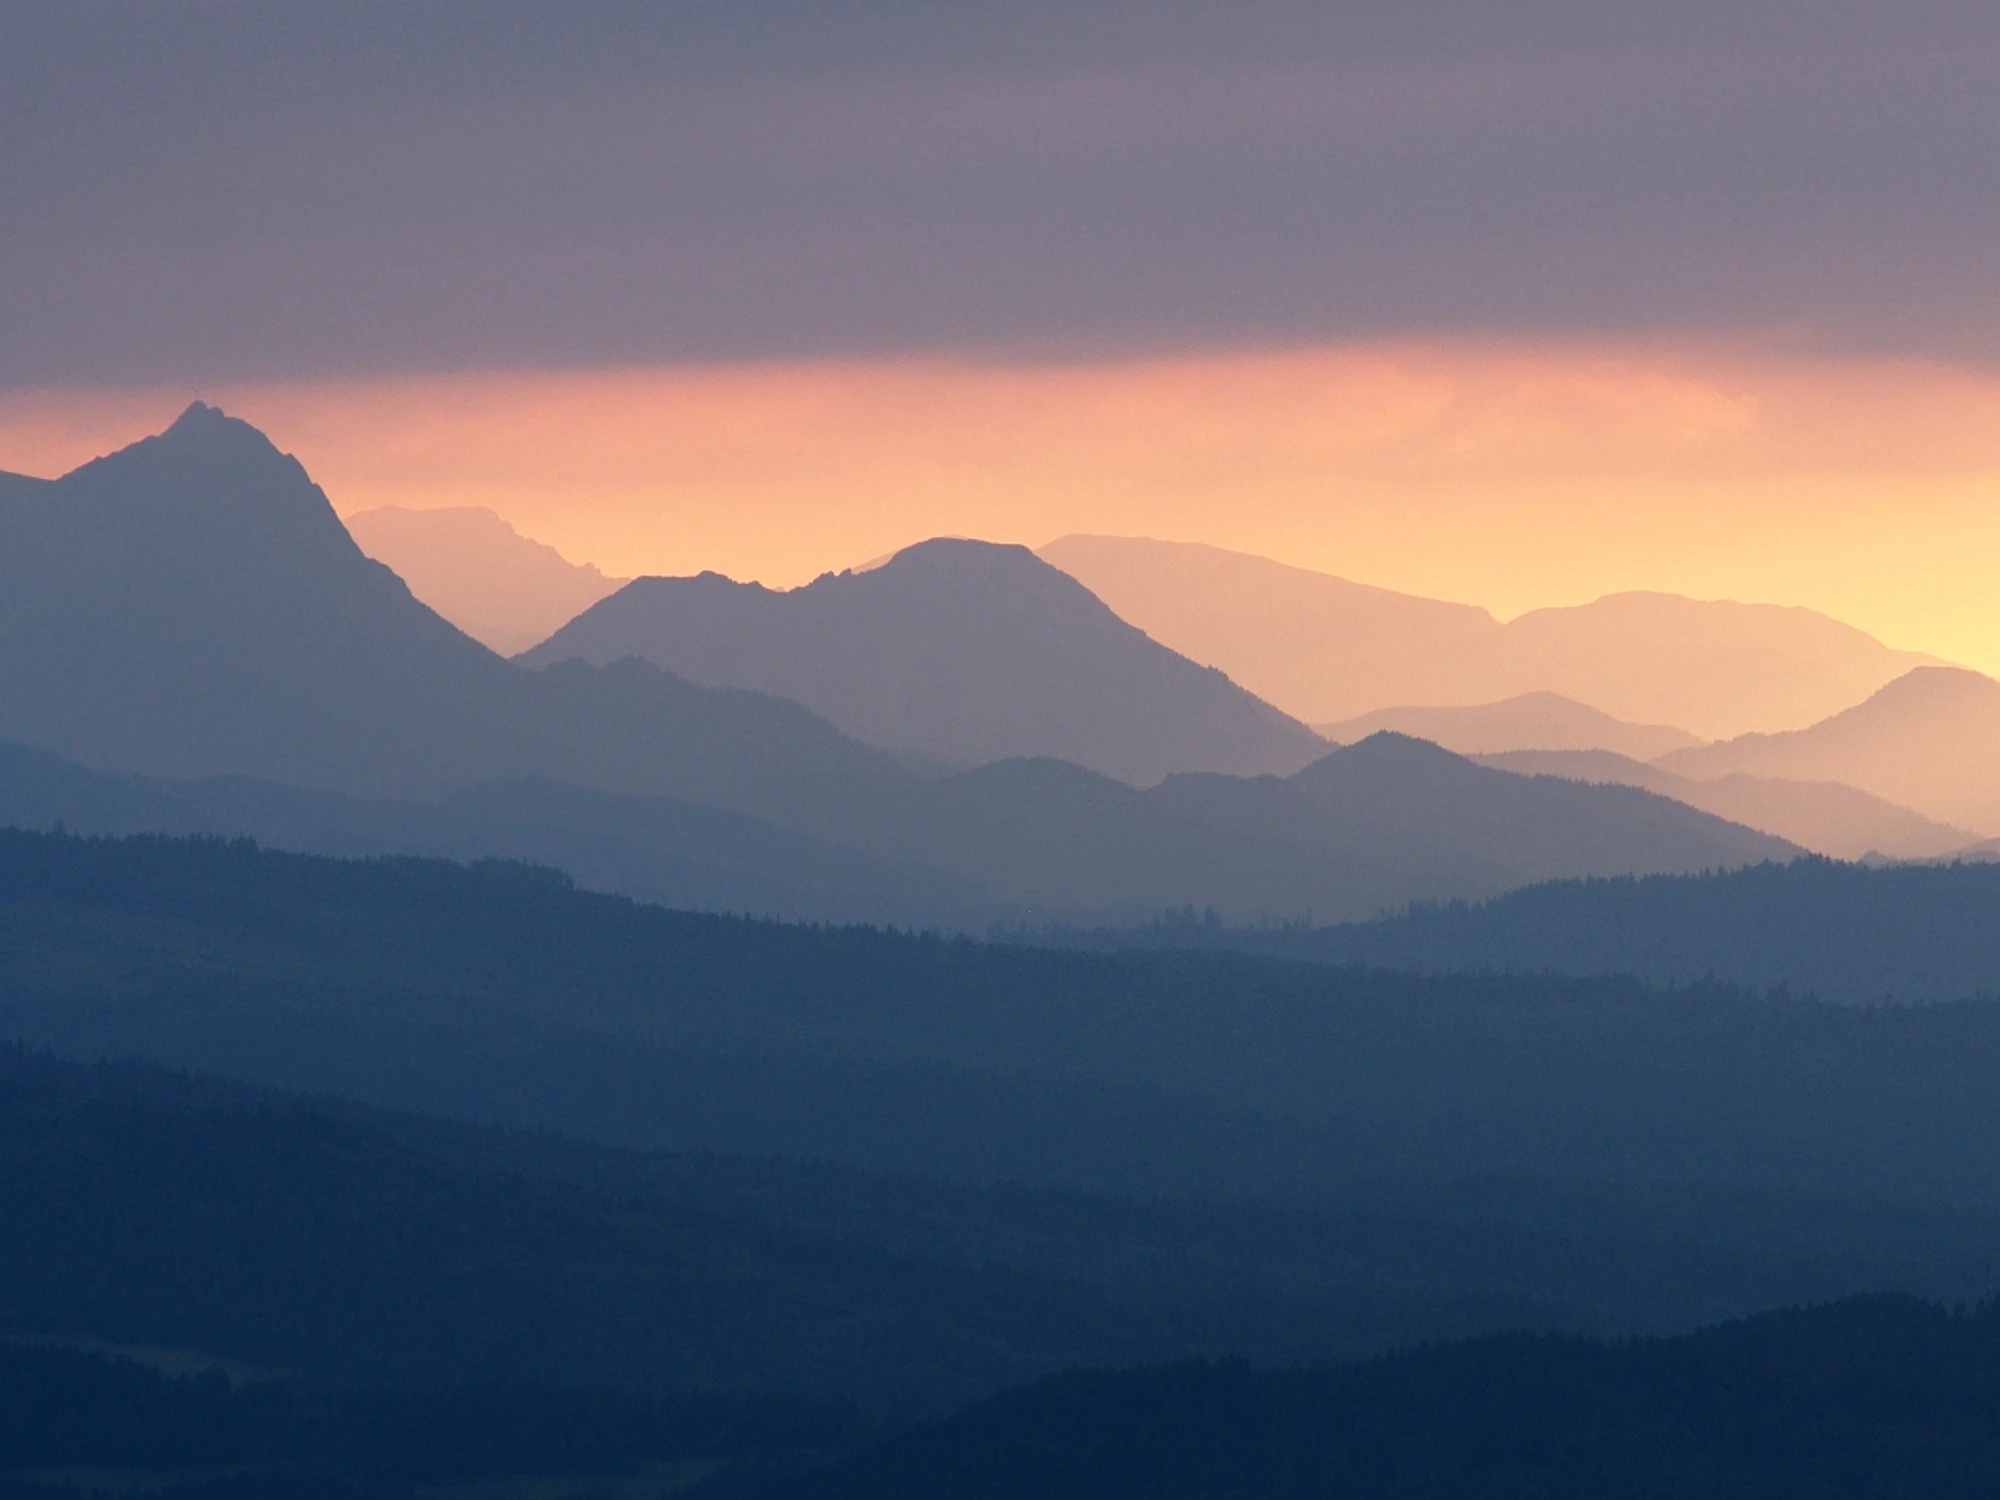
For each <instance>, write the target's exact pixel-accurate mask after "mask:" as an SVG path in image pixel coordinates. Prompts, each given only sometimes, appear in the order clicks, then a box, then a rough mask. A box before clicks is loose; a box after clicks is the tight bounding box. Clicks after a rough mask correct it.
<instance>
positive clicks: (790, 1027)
mask: <svg viewBox="0 0 2000 1500" xmlns="http://www.w3.org/2000/svg"><path fill="white" fill-rule="evenodd" d="M0 1028H4V1030H0V1034H11V1035H13V1036H15V1037H18V1038H21V1039H24V1040H27V1041H30V1042H33V1043H36V1044H40V1045H47V1046H51V1047H54V1048H57V1049H59V1050H61V1051H64V1052H67V1053H70V1054H72V1055H77V1054H81V1055H85V1056H96V1055H100V1054H105V1053H110V1054H114V1055H137V1056H141V1057H147V1058H152V1059H156V1060H160V1061H164V1062H169V1063H173V1064H178V1065H184V1066H192V1067H200V1068H203V1069H207V1070H211V1071H216V1072H221V1073H225V1074H229V1075H233V1076H239V1077H244V1078H249V1079H255V1080H260V1081H264V1082H268V1083H277V1084H284V1085H288V1086H298V1087H305V1088H310V1089H315V1090H324V1091H328V1092H334V1093H342V1094H346V1095H349V1096H352V1097H355V1098H360V1099H364V1100H369V1101H372V1102H375V1103H379V1104H386V1105H391V1106H396V1107H406V1108H418V1109H423V1110H426V1111H429V1112H433V1113H440V1114H456V1115H461V1116H469V1117H474V1118H484V1119H498V1120H503V1121H518V1122H522V1123H547V1124H550V1125H553V1126H556V1127H559V1128H562V1129H565V1130H569V1131H572V1132H576V1133H579V1134H583V1135H587V1136H592V1137H595V1138H598V1139H602V1140H606V1141H612V1142H622V1143H626V1144H632V1145H639V1146H653V1147H670V1148H690V1147H692V1148H717V1149H724V1150H730V1151H737V1152H746V1153H752V1154H765V1153H790V1154H797V1155H806V1156H814V1157H820V1158H826V1159H832V1160H839V1161H845V1162H849V1163H852V1164H858V1165H867V1166H874V1167H894V1168H905V1169H915V1170H922V1171H930V1172H936V1173H939V1174H942V1175H946V1176H950V1177H955V1178H960V1179H990V1178H998V1177H1007V1178H1017V1179H1020V1180H1022V1181H1025V1182H1030V1183H1040V1184H1050V1185H1067V1186H1074V1187H1096V1188H1113V1189H1117V1190H1119V1191H1140V1192H1154V1191H1160V1192H1209V1193H1216V1194H1223V1195H1228V1196H1234V1197H1242V1196H1263V1197H1269V1198H1282V1199H1288V1200H1292V1201H1304V1200H1313V1201H1324V1200H1325V1199H1326V1198H1327V1197H1328V1195H1329V1194H1333V1195H1338V1194H1339V1193H1341V1192H1344V1191H1347V1190H1348V1188H1349V1187H1352V1186H1353V1185H1355V1184H1364V1183H1372V1182H1380V1181H1384V1180H1396V1181H1409V1180H1415V1179H1433V1180H1438V1179H1455V1178H1465V1177H1468V1176H1472V1177H1477V1176H1481V1175H1493V1174H1501V1175H1509V1176H1535V1175H1543V1176H1553V1177H1565V1178H1587V1179H1594V1180H1601V1181H1609V1182H1621V1183H1626V1184H1646V1183H1654V1184H1657V1183H1664V1182H1671V1181H1683V1180H1695V1181H1703V1182H1708V1183H1711V1184H1717V1185H1730V1186H1733V1187H1738V1188H1757V1189H1759V1190H1771V1189H1781V1190H1784V1191H1806V1192H1822V1193H1831V1194H1837V1195H1845V1196H1877V1197H1890V1198H1897V1199H1912V1198H1929V1199H1932V1200H1935V1201H1989V1200H1990V1199H1991V1198H1992V1195H1993V1192H1994V1188H1993V1184H1994V1183H1995V1182H1996V1181H2000V1119H1996V1118H1995V1117H1994V1116H1993V1114H1992V1112H1991V1111H1990V1110H1989V1109H1987V1108H1986V1103H1985V1101H1986V1100H1987V1099H1988V1096H1989V1092H1990V1088H1991V1080H1992V1078H1993V1077H1995V1076H2000V1002H1994V1001H1988V1000H1982V1001H1972V1002H1964V1003H1956V1004H1950V1005H1939V1006H1933V1007H1914V1008H1899V1009H1887V1010H1879V1011H1862V1010H1855V1009H1851V1008H1846V1007H1838V1006H1829V1005H1820V1004H1814V1003H1809V1002H1805V1001H1801V1000H1790V999H1784V998H1782V997H1759V996H1756V995H1752V994H1747V993H1744V992H1740V991H1735V990H1729V989H1722V988H1703V989H1695V990H1686V991H1658V990H1652V989H1649V988H1647V987H1646V986H1644V985H1641V984H1639V983H1636V982H1632V981H1606V980H1582V979H1569V980H1558V979H1547V978H1507V977H1499V976H1494V977H1464V976H1457V977H1454V976H1434V977H1422V976H1412V975H1401V974H1391V973H1380V972H1365V971H1357V970H1343V969H1330V968H1327V967H1324V966H1317V965H1306V964H1281V963H1272V962H1269V961H1263V960H1258V959H1254V958H1250V957H1246V956H1242V955H1235V954H1227V953H1218V954H1203V953H1180V952H1176V953H1158V954H1098V953H1063V952H1050V951H1045V950H1038V949H1029V948H1024V947H1018V946H1010V945H999V946H992V945H986V944H980V943H974V942H970V941H963V940H956V941H942V940H937V939H926V938H916V937H909V936H903V935H898V934H894V933H885V932H880V931H874V930H869V929H843V930H825V929H813V928H805V927H788V926H780V925H775V924H770V923H760V922H752V921H746V920H740V919H729V918H718V917H705V916H699V915H693V914H689V913H676V912H668V911H663V910H659V909H657V908H648V907H641V906H637V905H634V904H632V903H630V902H627V901H623V900H620V899H617V898H611V897H603V896H593V895H588V894H585V893H581V892H577V891H574V890H572V889H570V888H569V887H568V885H567V882H565V881H563V880H562V879H561V878H560V877H556V876H553V875H551V874H550V873H548V872H545V871H533V870H525V869H522V868H521V867H517V866H501V867H491V868H474V869H470V870H468V869H465V868H462V867H457V866H453V865H449V864H443V863H439V862H430V861H418V860H386V861H367V862H352V863H343V862H339V861H328V860H322V859H314V858H309V857H304V856H292V855H278V854H271V853H267V852H262V851H259V850H256V849H254V848H252V847H249V846H245V845H224V844H215V843H202V842H175V841H171V840H161V839H133V840H124V841H108V842H102V843H94V842H81V841H77V840H66V839H58V838H54V837H51V836H48V835H36V834H26V833H19V832H8V833H0Z"/></svg>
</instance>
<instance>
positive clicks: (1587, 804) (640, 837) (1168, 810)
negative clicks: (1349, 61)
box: [0, 735, 1799, 932]
mask: <svg viewBox="0 0 2000 1500" xmlns="http://www.w3.org/2000/svg"><path fill="white" fill-rule="evenodd" d="M58 823H60V824H62V825H64V826H66V827H67V828H68V829H70V831H72V832H75V833H87V834H99V835H101V834H130V833H169V834H191V833H205V834H218V835H224V836H229V837H242V836H247V837H252V838H255V839H257V840H259V841H260V842H262V843H264V844H267V845H269V846H271V847H274V848H280V849H292V850H298V851H301V852H305V853H314V854H340V855H360V854H428V855H442V856H445V857H448V858H453V859H480V858H490V857H503V858H512V859H525V860H530V861H534V862H537V863H541V864H548V865H554V866H556V867H558V868H560V869H562V870H564V871H566V872H568V873H569V874H570V875H571V876H573V877H574V878H575V879H576V880H577V881H578V882H579V883H581V884H582V885H584V886H585V887H587V888H589V889H594V890H601V891H610V892H615V893H618V894H621V895H628V896H633V897H636V898H638V899H641V900H645V901H652V902H658V903H661V904H664V905H669V906H676V907H682V908H686V909H691V910H705V911H731V912H748V913H751V914H755V915H762V916H782V917H789V918H794V919H806V920H814V921H839V922H852V921H865V922H877V923H891V924H895V925H899V926H906V927H939V928H944V929H949V930H960V931H972V932H978V931H982V930H984V929H985V928H986V926H987V925H988V924H990V923H994V922H1000V923H1016V922H1029V923H1042V922H1051V921H1055V922H1088V921H1112V922H1131V921H1143V920H1150V919H1153V918H1155V917H1157V916H1159V914H1160V913H1161V912H1163V911H1168V910H1172V911H1179V910H1182V909H1186V908H1193V909H1196V910H1201V909H1214V910H1215V911H1216V912H1217V913H1218V917H1219V919H1220V918H1221V917H1227V918H1228V919H1230V920H1234V921H1238V922H1246V921H1247V922H1254V921H1258V920H1260V919H1266V918H1280V919H1286V920H1291V919H1296V918H1299V917H1304V916H1316V917H1319V918H1321V919H1322V920H1341V919H1347V918H1359V917H1368V916H1372V915H1374V914H1375V913H1377V912H1380V911H1383V910H1385V909H1386V910H1393V909H1397V908H1400V907H1401V906H1402V905H1404V904H1405V903H1406V902H1408V901H1411V900H1421V899H1430V898H1449V897H1464V898H1474V897H1480V896H1487V895H1493V894H1497V893H1499V892H1502V891H1507V890H1511V889H1514V888H1515V887H1517V886H1520V885H1523V884H1526V883H1529V882H1532V881H1536V880H1541V879H1546V878H1548V877H1550V876H1551V875H1552V874H1581V873H1591V874H1617V873H1625V872H1652V871H1681V870H1699V869H1708V868H1715V867H1735V866H1739V865H1744V864H1750V863H1756V862H1758V861H1762V860H1767V859H1785V858H1789V857H1791V856H1793V855H1795V854H1797V853H1798V852H1799V851H1798V850H1797V849H1795V848H1793V847H1792V846H1790V845H1787V844H1784V843H1782V842H1780V841H1778V840H1776V839H1771V838H1767V837H1763V836H1761V835H1759V834H1756V833H1753V832H1752V831H1750V830H1748V829H1745V828H1739V827H1735V826H1732V825H1730V824H1727V823H1722V822H1718V821H1717V820H1715V819H1713V818H1711V817H1708V816H1706V815H1704V814H1701V813H1698V812H1694V811H1692V810H1690V809H1688V808H1686V807H1681V806H1679V805H1677V804H1675V803H1673V802H1669V801H1665V800H1663V799H1660V798H1656V797H1652V796H1648V795H1645V794H1643V793H1637V792H1629V791H1626V790H1625V789H1623V788H1600V787H1587V786H1580V785H1575V784H1572V783H1568V782H1555V781H1530V780H1528V779H1525V778H1522V777H1518V776H1511V775H1507V774H1504V773H1501V772H1496V771H1489V770H1484V769H1482V768H1480V767H1477V766H1474V765H1471V764H1469V763H1467V762H1465V761H1462V760H1460V759H1458V758H1457V757H1455V756H1451V755H1448V754H1446V753H1445V752H1443V751H1441V750H1438V749H1437V748H1436V747H1434V746H1431V745H1427V744H1423V743H1422V742H1420V741H1414V740H1406V739H1401V738H1399V737H1396V736H1388V735H1384V736H1378V737H1377V738H1376V739H1374V740H1371V741H1369V742H1368V743H1367V744H1365V745H1362V746H1358V747H1355V748H1354V749H1351V750H1345V751H1341V752H1338V753H1337V754H1336V755H1334V756H1331V757H1329V758H1327V759H1326V760H1325V761H1323V762H1321V763H1320V764H1319V765H1316V766H1313V767H1309V768H1308V769H1307V770H1306V771H1305V772H1302V773H1300V774H1299V775H1298V776H1296V777H1293V778H1291V779H1290V780H1278V779H1276V778H1271V777H1258V778H1250V779H1242V778H1234V777H1225V776H1214V775H1205V776H1193V777H1175V778H1172V779H1170V780H1169V781H1167V782H1166V783H1164V784H1163V785H1161V786H1159V787H1155V788H1153V789H1152V790H1151V791H1147V792H1140V791H1135V790H1134V789H1133V788H1131V787H1129V786H1126V785H1125V784H1123V783H1122V782H1118V781H1114V780H1112V779H1110V778H1108V777H1104V776H1099V775H1097V774H1096V773H1095V772H1091V771H1086V770H1083V769H1082V768H1081V767H1078V766H1072V765H1069V764H1067V763H1065V762H1062V761H1054V760H1011V761H1000V762H996V763H994V764H992V765H988V766H983V767H980V768H979V769H977V770H974V771H968V772H964V773H962V774H960V775H955V776H948V777H943V778H939V779H936V780H931V781H922V780H916V779H912V780H911V781H910V782H909V783H907V784H905V785H904V786H903V787H902V789H901V790H900V791H899V792H898V793H897V794H896V795H893V796H881V797H876V798H873V799H860V800H855V801H851V802H848V803H839V802H834V803H830V804H829V805H828V806H827V807H826V808H825V809H823V810H822V811H820V812H819V813H818V814H817V815H801V816H799V817H798V818H797V819H795V823H796V825H799V826H779V825H778V824H775V823H772V822H769V821H765V820H761V819H757V818H753V817H750V816H747V815H745V814H742V813H737V812H731V811H727V810H724V809H719V808H714V807H703V806H698V805H695V804H692V803H689V802H686V801H679V800H675V799H670V798H664V797H646V796H632V795H617V794H613V793H607V792H601V791H591V790H587V789H585V788H581V787H576V786H570V785H566V784H563V783H560V782H553V781H548V780H546V779H535V778H529V779H520V780H511V781H502V782H495V783H491V784H488V785H483V786H478V787H473V788H471V789H469V790H466V791H463V792H459V793H456V794H454V795H452V796H450V797H447V798H445V799H444V800H443V801H442V802H438V803H426V802H414V801H391V800H386V799H371V798H358V797H348V796H342V795H340V794H337V793H330V792H316V791H302V790H298V789H295V788H291V787H285V786H280V785H277V784H274V783H272V782H268V781H260V780H254V779H251V778H247V777H241V776H218V777H208V778H204V779H201V780H194V781H180V780H171V779H166V778H158V777H142V776H131V775H117V774H110V773H106V772H101V771H92V770H87V769H85V768H83V767H81V766H77V765H74V764H72V763H70V762H67V761H64V760H62V759H60V758H58V757H56V756H53V755H50V754H48V753H46V752H43V751H37V750H30V749H26V748H23V747H20V746H12V745H6V744H0V825H13V826H16V827H25V828H49V827H52V826H54V825H56V824H58Z"/></svg>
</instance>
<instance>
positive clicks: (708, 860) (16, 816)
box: [0, 742, 1001, 930]
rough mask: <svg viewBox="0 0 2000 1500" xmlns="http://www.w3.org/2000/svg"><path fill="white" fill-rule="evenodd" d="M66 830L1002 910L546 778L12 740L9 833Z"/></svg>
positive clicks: (759, 831) (678, 897)
mask: <svg viewBox="0 0 2000 1500" xmlns="http://www.w3.org/2000/svg"><path fill="white" fill-rule="evenodd" d="M58 824H60V825H61V826H63V827H65V828H67V829H68V830H69V831H70V832H71V833H75V834H85V835H90V836H94V837H102V836H106V835H120V834H134V833H163V834H209V835H217V836H221V837H226V838H253V839H256V840H257V841H258V842H259V843H261V844H263V845H265V846H266V847H268V848H273V849H287V850H293V851H296V852H299V853H304V854H329V855H345V856H355V855H411V854H415V855H433V856H440V857H443V858H448V859H458V860H476V859H494V858H498V859H519V860H527V861H530V862H532V863H536V864H543V865H552V866H555V867H557V868H559V869H561V870H563V871H565V872H566V873H568V874H569V875H570V876H571V877H572V878H574V879H575V880H576V881H577V882H578V884H580V885H582V886H584V887H585V888H586V889H590V890H598V891H610V892H614V893H616V894H619V895H625V896H632V897H634V898H636V899H639V900H642V901H650V902H655V903H657V904H659V905H662V906H671V907H678V908H682V909H685V910H691V911H721V912H744V913H749V914H752V915H756V916H767V917H783V918H790V919H793V920H806V921H832V922H894V923H898V924H901V925H906V926H912V927H945V928H964V929H971V930H977V929H979V928H982V927H983V926H984V925H985V924H986V923H988V922H990V921H992V920H993V919H994V918H995V917H996V916H999V915H1001V909H1000V907H999V906H998V904H997V903H996V902H995V901H994V899H993V897H992V896H991V895H990V893H988V892H987V891H986V890H985V888H984V887H982V886H980V885H979V884H978V883H977V882H975V881H972V880H968V879H966V878H964V877H962V876H956V875H953V874H951V873H950V872H948V871H946V870H942V869H939V868H937V867H935V866H919V865H912V864H908V863H906V862H903V861H898V860H895V859H890V858H886V857H884V856H881V855H874V854H869V853H867V852H865V851H863V850H859V849H853V848H844V847H839V846H835V845H829V844H826V843H824V842H822V841H820V840H817V839H814V838H811V837H809V836H807V835H805V834H801V833H795V832H793V831H791V830H789V829H784V828H779V827H777V826H775V825H774V824H771V823H767V822H764V821H762V820H760V819H757V818H752V817H749V816H746V815H745V814H742V813H735V812H729V811H725V810H723V809H721V808H714V807H702V806H698V805H696V804H693V803H689V802H681V801H676V800H674V799H672V798H667V797H639V796H620V795H616V794H613V793H609V792H598V791H591V790H588V789H586V788H583V787H578V786H571V785H569V784H567V783H564V782H555V781H547V780H541V779H524V780H519V781H506V782H494V783H490V784H488V785H484V786H478V787H474V788H472V789H470V790H468V791H464V792H459V793H457V794H455V795H453V796H451V797H447V798H445V799H444V800H443V801H442V802H437V803H430V802H410V801H391V800H387V799H378V798H363V797H347V796H342V795H341V794H339V793H337V792H314V791H302V790H300V789H298V788H294V787H287V786H280V785H278V784H277V783H275V782H270V781H259V780H255V779H253V778H250V777H244V776H211V777H205V778H202V779H200V780H193V781H179V780H172V779H168V778H163V777H149V776H132V775H121V774H113V773H108V772H103V771H92V770H87V769H85V768H84V767H82V766H79V765H76V764H74V763H72V762H69V761H65V760H63V759H61V758H60V757H58V756H54V755H51V754H49V753H48V752H46V751H41V750H31V749H28V748H26V747H23V746H20V745H11V744H7V743H5V742H0V827H10V826H11V827H16V828H35V829H45V828H51V827H54V826H56V825H58Z"/></svg>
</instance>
